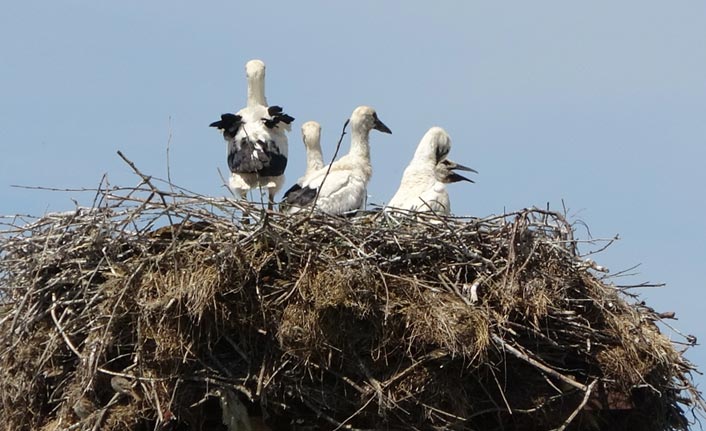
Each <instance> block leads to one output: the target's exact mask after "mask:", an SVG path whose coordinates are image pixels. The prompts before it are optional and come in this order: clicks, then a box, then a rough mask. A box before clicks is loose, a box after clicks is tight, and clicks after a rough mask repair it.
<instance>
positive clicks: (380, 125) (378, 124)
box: [373, 118, 392, 134]
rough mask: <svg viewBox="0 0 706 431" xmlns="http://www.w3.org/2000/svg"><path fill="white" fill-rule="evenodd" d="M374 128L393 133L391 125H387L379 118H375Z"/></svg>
mask: <svg viewBox="0 0 706 431" xmlns="http://www.w3.org/2000/svg"><path fill="white" fill-rule="evenodd" d="M373 129H375V130H379V131H381V132H382V133H390V134H392V130H390V128H389V127H387V126H386V125H385V123H383V122H382V121H380V120H379V119H378V118H375V126H373Z"/></svg>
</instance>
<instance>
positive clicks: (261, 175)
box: [211, 60, 294, 207]
mask: <svg viewBox="0 0 706 431" xmlns="http://www.w3.org/2000/svg"><path fill="white" fill-rule="evenodd" d="M245 72H246V76H247V81H248V101H247V106H246V107H245V108H243V109H241V110H240V111H238V112H237V113H236V114H223V115H221V119H220V120H219V121H216V122H213V123H211V127H216V128H218V129H220V130H221V131H222V132H223V138H224V139H225V140H226V142H227V143H228V159H227V160H228V168H229V169H230V171H231V176H230V181H229V183H230V188H231V189H232V190H233V192H234V193H235V194H236V195H238V196H240V197H241V198H243V199H244V198H245V197H246V196H247V193H248V191H250V190H252V189H267V191H268V194H269V196H268V202H269V205H270V207H271V206H272V203H273V202H274V195H275V194H276V193H277V191H278V190H279V189H280V188H281V187H282V185H283V184H284V171H285V169H286V167H287V155H288V142H287V132H289V131H290V130H291V123H292V121H294V118H293V117H291V116H289V115H287V114H285V113H284V112H283V110H282V108H281V107H279V106H268V105H267V99H266V98H265V63H263V62H262V61H260V60H251V61H249V62H248V63H247V64H246V65H245Z"/></svg>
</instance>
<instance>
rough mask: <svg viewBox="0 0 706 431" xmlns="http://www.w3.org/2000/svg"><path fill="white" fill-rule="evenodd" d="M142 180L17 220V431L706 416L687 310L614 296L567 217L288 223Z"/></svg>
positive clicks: (528, 426) (560, 426)
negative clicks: (677, 318) (666, 323)
mask: <svg viewBox="0 0 706 431" xmlns="http://www.w3.org/2000/svg"><path fill="white" fill-rule="evenodd" d="M135 170H136V172H137V173H138V174H139V175H140V176H141V178H142V182H141V184H140V185H138V186H137V187H129V188H120V187H112V186H109V185H107V184H101V186H100V187H98V188H97V190H96V194H95V201H94V203H93V205H92V207H90V208H88V207H77V208H76V209H75V210H73V211H69V212H66V213H60V214H47V215H45V216H43V217H39V218H29V217H19V216H15V217H5V218H3V219H2V220H0V221H2V222H3V224H4V226H5V228H4V231H2V232H1V233H0V250H2V251H1V255H0V303H1V304H2V309H0V334H1V335H0V349H2V350H1V353H0V369H1V370H2V371H3V372H2V375H1V376H0V380H1V385H0V400H1V403H2V409H1V411H0V424H1V425H0V428H4V429H7V430H37V429H42V430H54V429H85V430H91V429H92V430H96V429H104V430H118V429H120V430H124V429H130V430H206V429H209V430H219V429H220V430H229V431H233V430H246V429H276V430H279V429H297V430H309V429H409V430H432V429H438V430H444V429H464V430H465V429H468V430H478V429H482V430H535V429H543V430H548V429H557V430H564V429H566V430H573V429H602V430H627V429H641V430H671V429H686V428H687V427H688V422H689V421H690V420H694V418H697V417H698V413H699V412H703V408H704V404H703V399H702V397H701V394H700V393H699V392H698V391H697V389H696V388H695V387H694V385H693V381H692V379H691V372H692V371H695V368H694V366H693V365H692V364H690V363H689V362H688V361H687V360H686V359H685V358H684V350H686V348H687V347H688V346H689V345H693V344H694V343H695V340H694V339H693V337H690V336H683V339H680V340H677V341H673V340H670V339H669V338H667V337H666V336H665V335H663V334H662V333H661V332H660V329H659V328H660V326H659V325H658V324H657V323H659V322H660V321H662V322H663V319H664V318H667V317H671V316H670V314H669V313H662V314H660V313H657V312H656V311H654V310H653V309H652V308H649V307H648V306H646V305H645V304H644V303H642V302H638V299H636V298H634V297H633V296H632V295H630V294H628V293H626V292H628V291H627V290H625V289H622V288H620V287H618V286H614V285H611V284H609V283H608V282H607V280H606V278H605V277H606V275H605V274H604V272H603V269H602V268H601V267H599V266H597V265H596V264H595V263H593V262H592V261H590V260H588V259H586V257H585V256H582V255H581V254H580V253H579V251H578V249H577V245H578V243H579V242H580V241H578V240H576V239H575V238H574V236H573V235H574V229H573V228H572V226H571V225H570V224H569V223H568V222H567V221H566V220H565V218H564V217H563V216H562V215H561V214H558V213H554V212H550V211H545V210H539V209H527V210H523V211H518V212H514V213H510V214H505V215H503V216H497V217H489V218H483V219H478V218H444V217H438V216H435V215H433V214H432V215H429V216H422V215H416V214H396V215H388V214H385V213H365V214H362V215H359V216H358V217H354V218H348V219H344V218H338V217H331V216H323V215H318V214H311V213H309V214H306V213H304V214H298V215H297V216H287V215H283V214H280V213H276V212H271V211H270V212H268V211H265V210H263V209H262V207H261V206H257V205H253V204H248V203H243V202H237V201H234V200H231V199H226V198H217V199H216V198H209V197H205V196H200V195H197V194H194V193H191V192H188V191H186V190H184V189H180V188H178V187H176V186H174V185H173V184H170V183H167V182H163V183H161V182H158V181H157V180H154V179H151V178H150V177H147V176H144V175H142V174H141V173H139V171H137V169H135ZM156 185H160V187H162V188H161V189H160V188H158V187H157V186H156ZM120 377H122V378H123V382H125V381H127V382H128V383H129V384H131V386H130V385H128V386H127V388H123V389H122V390H117V391H116V389H114V388H113V386H114V385H111V382H114V381H115V379H116V378H120ZM245 410H246V412H245V413H242V411H245ZM238 411H241V413H240V415H241V416H242V417H235V416H237V414H238V413H237V412H238ZM695 413H696V415H694V414H695ZM236 419H237V420H236ZM238 421H239V422H238ZM263 424H264V425H263Z"/></svg>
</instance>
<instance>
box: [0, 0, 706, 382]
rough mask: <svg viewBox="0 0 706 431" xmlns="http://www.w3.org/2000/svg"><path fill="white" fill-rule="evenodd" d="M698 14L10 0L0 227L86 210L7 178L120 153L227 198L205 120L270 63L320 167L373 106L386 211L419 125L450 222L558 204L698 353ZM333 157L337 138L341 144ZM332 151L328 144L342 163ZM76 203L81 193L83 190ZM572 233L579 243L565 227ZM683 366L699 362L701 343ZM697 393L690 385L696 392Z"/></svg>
mask: <svg viewBox="0 0 706 431" xmlns="http://www.w3.org/2000/svg"><path fill="white" fill-rule="evenodd" d="M704 22H706V3H704V2H697V1H688V0H685V1H680V2H662V1H623V2H613V1H592V2H582V3H580V4H579V3H578V2H565V1H535V2H526V1H507V2H478V1H467V0H465V1H460V0H456V1H446V2H420V1H404V2H403V1H389V2H380V1H373V0H361V1H355V2H327V1H297V2H287V3H286V4H275V3H273V2H247V3H246V2H204V3H199V4H198V5H196V3H193V2H186V1H169V2H167V1H150V2H144V1H133V0H129V1H122V2H96V1H91V2H89V1H77V0H67V1H62V2H38V1H23V2H10V3H8V4H6V5H4V7H3V14H2V15H0V53H2V57H3V58H2V61H1V62H0V148H2V155H3V156H2V158H0V213H1V214H11V213H30V214H35V215H36V214H42V213H43V212H45V211H59V210H66V209H70V208H71V207H72V206H73V204H72V202H71V200H70V198H71V197H75V198H79V199H83V198H81V196H76V195H67V194H60V193H48V192H38V191H29V190H23V189H16V188H11V187H10V185H11V184H23V185H32V186H55V187H95V186H96V185H97V184H98V182H99V180H100V178H101V176H102V175H103V174H104V173H107V174H108V176H109V178H110V181H111V182H112V183H113V184H120V185H131V184H135V183H136V182H137V179H136V178H135V177H134V176H133V174H132V173H131V171H130V169H129V168H128V167H127V166H126V165H125V164H124V163H123V162H122V161H121V160H120V159H119V158H118V157H117V156H116V154H115V153H116V151H117V150H121V151H123V152H124V153H125V154H126V155H127V156H128V157H129V158H130V159H132V160H133V161H134V162H135V163H136V164H137V166H138V167H140V169H141V170H143V171H144V172H146V173H149V174H153V175H155V176H161V177H166V157H165V151H166V146H167V141H168V137H169V136H170V135H171V144H170V145H171V174H172V178H173V180H174V181H175V182H176V183H177V184H179V185H182V186H184V187H186V188H189V189H192V190H195V191H198V192H201V193H204V194H210V195H224V194H226V191H225V190H224V189H223V187H222V186H221V181H220V178H219V175H218V172H217V169H218V168H220V169H221V171H223V172H226V171H227V166H226V159H225V144H224V142H223V141H222V139H221V137H220V136H219V134H218V133H217V131H215V130H214V129H210V128H208V127H207V126H208V124H209V123H210V122H211V121H214V120H216V119H217V118H218V116H219V115H220V114H221V113H222V112H228V111H233V110H236V109H239V108H240V107H241V106H242V105H243V104H244V101H245V81H244V69H243V67H244V64H245V62H246V61H247V60H248V59H251V58H261V59H262V60H264V61H265V62H266V63H267V66H268V82H267V93H268V100H269V102H270V103H272V104H279V105H282V106H284V107H285V110H286V112H288V113H290V114H291V115H293V116H294V117H296V122H295V124H294V131H293V133H292V134H291V136H290V165H289V169H288V182H287V184H291V183H292V182H293V181H295V180H296V178H298V177H299V175H300V174H301V173H302V171H303V160H304V157H303V149H302V146H301V139H300V132H299V126H300V125H301V124H303V123H304V122H305V121H307V120H317V121H319V122H320V123H321V124H322V126H323V147H324V148H323V149H324V152H325V157H330V155H331V154H332V152H333V148H334V146H335V142H336V140H337V138H338V134H339V130H340V127H341V125H342V123H343V121H344V120H345V119H346V118H347V117H348V116H349V115H350V113H351V111H352V110H353V109H354V108H355V107H356V106H357V105H360V104H367V105H371V106H373V107H375V108H376V110H377V111H378V114H379V116H380V119H381V120H383V121H384V122H385V123H386V124H387V125H388V126H389V127H390V128H391V129H392V131H393V134H392V135H391V136H388V135H382V134H378V135H373V137H372V158H373V168H374V170H375V173H374V176H373V179H372V182H371V184H370V187H369V193H370V194H371V195H372V201H373V202H385V201H386V200H388V199H389V198H390V197H391V196H392V194H393V193H394V191H395V190H396V188H397V186H398V183H399V179H400V176H401V172H402V170H403V169H404V167H405V166H406V164H407V163H408V162H409V160H410V158H411V156H412V153H413V151H414V148H415V147H416V145H417V143H418V141H419V139H420V138H421V136H422V135H423V134H424V132H425V131H426V130H427V129H428V128H429V127H431V126H434V125H438V126H442V127H444V128H445V129H446V130H447V131H448V132H449V134H450V135H451V137H452V140H453V145H454V147H453V149H452V152H451V158H452V159H453V160H455V161H458V162H460V163H463V164H465V165H468V166H471V167H474V168H476V169H477V170H478V171H480V174H479V175H477V176H476V179H477V183H476V184H475V185H470V184H465V183H464V184H455V185H452V186H451V187H450V193H451V198H452V204H453V210H454V212H455V213H457V214H462V215H476V216H486V215H490V214H497V213H501V212H502V211H503V210H504V209H507V210H515V209H520V208H524V207H529V206H533V205H536V206H542V207H543V206H545V205H546V204H547V203H549V205H550V207H551V208H553V209H557V210H560V209H561V208H562V201H563V202H564V203H565V205H566V206H567V207H568V208H569V214H570V215H571V216H572V218H573V219H574V220H576V219H580V220H583V221H584V222H585V223H587V224H588V225H589V226H590V228H591V233H592V234H593V236H594V237H599V238H600V237H612V236H614V235H616V234H619V235H620V237H621V238H622V239H621V241H619V242H618V243H617V244H615V245H613V246H612V247H611V248H609V249H608V250H607V251H606V252H604V253H602V254H600V255H598V256H596V257H595V259H596V260H597V261H598V263H600V264H602V265H605V266H608V267H609V268H611V270H612V271H613V272H616V271H620V270H623V269H626V268H629V267H631V266H633V265H636V264H641V265H640V266H639V267H638V269H637V270H636V272H637V274H636V275H634V276H632V277H629V278H624V279H620V280H618V281H620V282H621V283H638V282H642V281H651V282H664V283H667V285H668V287H667V288H664V289H660V290H646V291H643V294H644V296H645V298H646V299H647V301H648V302H649V304H650V305H652V306H653V307H654V308H656V309H658V310H660V311H676V312H677V316H678V317H679V319H680V320H679V321H678V322H675V325H676V326H677V327H678V328H680V329H681V330H683V331H684V332H687V333H691V334H694V335H696V336H697V337H699V339H701V340H704V339H706V332H705V331H704V325H703V324H702V323H701V317H700V315H703V313H704V311H706V308H705V307H704V305H703V303H702V302H701V301H703V300H704V293H703V292H704V290H705V289H706V281H705V280H706V278H704V276H703V267H704V262H705V260H706V259H704V258H706V251H705V250H706V227H705V225H704V223H703V221H702V218H703V215H704V214H705V213H706V197H705V196H704V192H703V191H702V188H703V187H704V186H705V185H706V170H705V169H704V168H703V163H704V160H706V145H705V143H706V121H705V119H704V113H706V48H705V47H706V25H704ZM346 147H347V144H346ZM346 147H344V149H345V148H346ZM86 199H87V197H86ZM580 235H581V236H582V237H583V238H585V237H586V234H585V231H583V230H580ZM689 357H690V358H691V359H692V360H693V361H694V362H696V363H697V364H699V365H701V366H706V353H705V352H704V348H703V347H701V346H699V347H696V348H694V349H693V350H692V351H691V353H690V355H689ZM697 381H698V382H700V383H701V384H703V382H704V381H706V380H704V378H703V377H697Z"/></svg>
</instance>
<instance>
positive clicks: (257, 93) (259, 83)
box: [248, 76, 267, 106]
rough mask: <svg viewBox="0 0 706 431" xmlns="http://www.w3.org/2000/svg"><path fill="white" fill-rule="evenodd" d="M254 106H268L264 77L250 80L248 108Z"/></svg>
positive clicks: (254, 77) (253, 77)
mask: <svg viewBox="0 0 706 431" xmlns="http://www.w3.org/2000/svg"><path fill="white" fill-rule="evenodd" d="M254 105H262V106H267V99H265V78H264V76H252V77H250V78H249V79H248V106H254Z"/></svg>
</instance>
